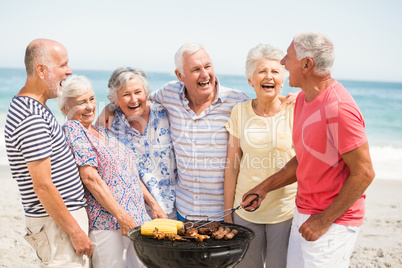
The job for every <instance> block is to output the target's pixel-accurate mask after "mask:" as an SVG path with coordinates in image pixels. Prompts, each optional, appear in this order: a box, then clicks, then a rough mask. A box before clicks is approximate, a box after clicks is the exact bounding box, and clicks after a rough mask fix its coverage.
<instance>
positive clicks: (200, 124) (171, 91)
mask: <svg viewBox="0 0 402 268" xmlns="http://www.w3.org/2000/svg"><path fill="white" fill-rule="evenodd" d="M149 98H150V99H153V100H155V101H157V102H159V103H161V104H162V105H163V106H164V107H165V109H166V110H167V111H168V116H169V121H170V128H171V132H172V134H171V135H172V141H173V145H174V149H175V154H176V161H177V170H178V182H177V186H176V206H177V210H178V212H179V214H180V215H182V216H184V217H185V216H187V215H201V216H204V215H206V216H217V217H218V218H219V219H220V220H222V219H223V218H222V217H223V212H222V211H223V208H224V202H223V182H224V172H225V164H226V155H227V146H228V132H227V130H226V128H225V124H226V122H227V121H228V120H229V117H230V112H231V110H232V108H233V106H234V105H235V104H236V103H238V102H242V101H245V100H248V99H249V97H248V96H247V95H246V94H245V93H243V92H241V91H239V90H237V89H230V88H225V87H223V86H220V85H219V82H217V94H216V97H215V100H214V101H213V102H212V104H211V106H210V107H209V108H207V109H206V110H204V111H203V112H202V113H201V114H200V115H198V116H197V115H196V114H195V113H194V111H193V110H191V109H190V107H189V105H188V104H189V101H188V99H187V98H186V96H185V87H184V84H183V83H181V82H177V81H174V82H170V83H167V84H166V85H164V86H163V87H162V88H161V89H159V90H157V91H155V92H152V93H151V94H150V95H149Z"/></svg>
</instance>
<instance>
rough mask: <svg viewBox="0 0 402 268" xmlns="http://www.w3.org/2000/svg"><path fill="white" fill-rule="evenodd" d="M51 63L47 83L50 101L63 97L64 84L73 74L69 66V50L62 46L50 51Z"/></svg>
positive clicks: (56, 46)
mask: <svg viewBox="0 0 402 268" xmlns="http://www.w3.org/2000/svg"><path fill="white" fill-rule="evenodd" d="M50 58H51V61H50V63H48V64H46V68H47V69H48V74H47V76H46V77H45V83H46V85H47V86H48V88H49V99H50V98H56V97H59V96H60V95H61V91H62V89H63V87H62V82H63V81H64V80H66V79H67V77H68V76H69V75H71V74H72V71H71V69H70V66H68V55H67V50H66V49H65V48H64V47H63V46H61V45H55V46H53V47H52V48H51V49H50Z"/></svg>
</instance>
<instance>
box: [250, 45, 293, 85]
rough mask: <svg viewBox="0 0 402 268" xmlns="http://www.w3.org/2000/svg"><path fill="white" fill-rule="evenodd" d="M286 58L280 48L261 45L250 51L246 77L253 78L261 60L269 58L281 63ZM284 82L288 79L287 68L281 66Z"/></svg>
mask: <svg viewBox="0 0 402 268" xmlns="http://www.w3.org/2000/svg"><path fill="white" fill-rule="evenodd" d="M283 57H284V54H283V51H282V50H280V49H279V48H276V47H273V46H271V45H268V44H259V45H258V46H256V47H253V48H252V49H250V51H249V52H248V54H247V59H246V77H247V79H250V80H251V78H252V77H253V74H254V72H255V69H256V68H257V63H258V61H259V60H261V59H264V58H267V59H270V60H275V61H278V62H280V61H281V60H282V58H283ZM281 68H282V76H283V80H285V78H286V73H287V72H286V69H285V66H283V65H281Z"/></svg>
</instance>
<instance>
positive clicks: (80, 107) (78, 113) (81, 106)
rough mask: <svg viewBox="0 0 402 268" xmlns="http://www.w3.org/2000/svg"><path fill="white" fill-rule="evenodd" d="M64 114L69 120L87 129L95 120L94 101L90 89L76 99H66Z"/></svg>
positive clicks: (93, 95)
mask: <svg viewBox="0 0 402 268" xmlns="http://www.w3.org/2000/svg"><path fill="white" fill-rule="evenodd" d="M65 107H66V108H65V111H64V112H65V114H66V115H67V118H68V119H70V120H77V121H78V122H80V123H81V124H82V125H83V126H84V127H86V128H89V126H90V125H91V124H92V122H93V121H94V119H95V110H96V101H95V94H94V92H93V90H92V89H90V90H88V91H87V92H86V93H84V94H82V95H80V96H78V97H68V98H67V101H66V105H65Z"/></svg>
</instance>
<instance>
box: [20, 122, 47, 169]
mask: <svg viewBox="0 0 402 268" xmlns="http://www.w3.org/2000/svg"><path fill="white" fill-rule="evenodd" d="M14 136H15V137H16V139H15V141H16V142H15V147H16V148H18V149H19V150H20V151H21V153H22V155H23V157H24V159H25V161H26V162H33V161H37V160H41V159H45V158H47V157H50V155H51V153H52V137H51V133H50V127H49V125H48V123H47V122H46V121H45V120H44V119H43V118H42V117H40V116H35V115H32V116H29V117H27V118H25V119H24V120H23V121H22V122H21V123H20V125H19V127H18V128H17V129H16V130H15V132H14Z"/></svg>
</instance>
